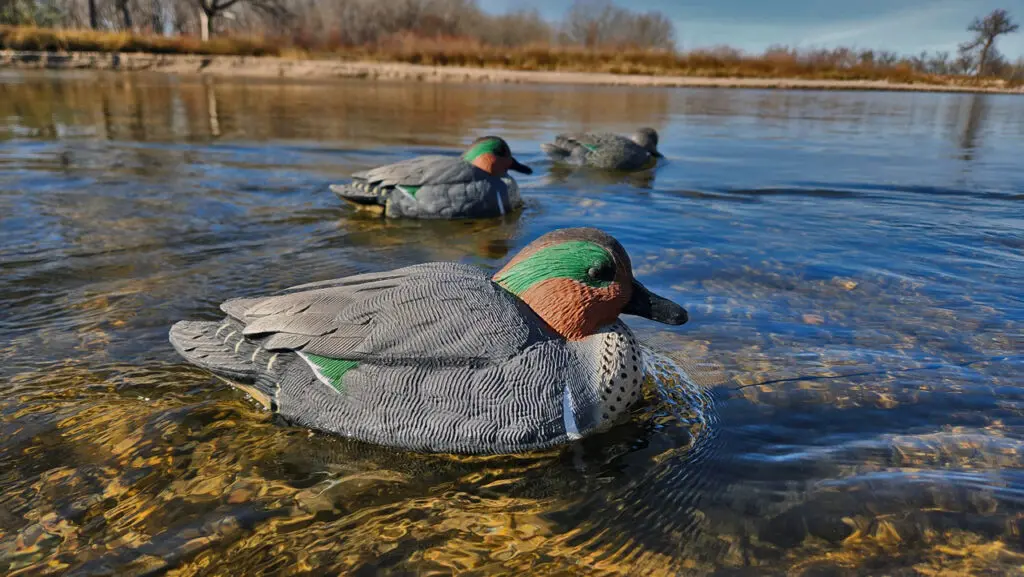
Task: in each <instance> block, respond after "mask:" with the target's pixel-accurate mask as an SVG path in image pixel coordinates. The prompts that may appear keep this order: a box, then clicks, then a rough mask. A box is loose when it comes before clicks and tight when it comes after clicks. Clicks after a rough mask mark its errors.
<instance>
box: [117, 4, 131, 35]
mask: <svg viewBox="0 0 1024 577" xmlns="http://www.w3.org/2000/svg"><path fill="white" fill-rule="evenodd" d="M129 1H130V0H117V9H118V10H119V11H120V12H121V25H122V26H123V27H124V29H125V30H127V31H128V32H131V30H132V11H131V8H130V7H129V6H128V3H129Z"/></svg>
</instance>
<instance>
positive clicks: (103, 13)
mask: <svg viewBox="0 0 1024 577" xmlns="http://www.w3.org/2000/svg"><path fill="white" fill-rule="evenodd" d="M0 24H21V25H25V24H32V25H37V26H43V27H60V28H93V29H97V30H124V31H132V32H137V33H148V34H183V35H195V36H201V37H203V38H204V39H206V38H208V37H212V36H215V35H218V34H260V35H265V36H271V37H278V38H282V39H285V38H286V39H290V40H294V41H296V42H297V43H299V44H300V45H304V44H308V45H317V46H332V47H336V46H359V45H365V44H370V43H375V42H379V41H381V40H383V39H385V38H387V37H389V36H392V35H395V34H400V33H407V34H414V35H419V36H431V37H438V36H442V37H452V38H471V39H474V40H478V41H480V42H482V43H485V44H492V45H498V46H509V47H515V46H525V45H529V44H538V43H553V42H557V43H561V44H575V45H581V46H587V47H602V48H604V47H629V48H634V49H657V50H672V49H673V48H674V46H675V40H676V32H675V27H674V25H673V24H672V21H671V20H670V19H669V18H668V17H667V16H666V15H665V14H663V13H661V12H658V11H647V12H640V11H633V10H629V9H626V8H623V7H621V6H617V5H615V4H613V3H612V2H611V1H610V0H577V2H576V3H575V4H573V5H572V7H570V9H569V11H568V12H567V13H566V17H565V19H564V20H563V21H562V22H549V21H547V20H545V19H544V18H542V17H541V16H540V14H539V13H538V12H537V11H536V10H520V11H514V12H510V13H507V14H501V15H491V14H488V13H486V12H484V11H483V10H482V9H481V8H480V6H479V4H478V3H477V1H476V0H383V1H382V0H0Z"/></svg>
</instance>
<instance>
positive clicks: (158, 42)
mask: <svg viewBox="0 0 1024 577" xmlns="http://www.w3.org/2000/svg"><path fill="white" fill-rule="evenodd" d="M0 48H2V49H5V50H37V51H46V52H151V53H154V54H221V55H239V56H276V55H277V54H278V53H279V50H278V48H276V47H275V46H273V45H272V44H270V43H268V42H264V41H263V40H262V39H258V38H239V37H232V38H216V39H214V40H212V41H210V42H201V41H200V40H199V39H197V38H193V37H188V36H173V37H168V36H138V35H133V34H127V33H123V32H97V31H94V30H55V29H49V28H34V27H21V26H18V27H16V26H0Z"/></svg>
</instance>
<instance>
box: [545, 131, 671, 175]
mask: <svg viewBox="0 0 1024 577" xmlns="http://www.w3.org/2000/svg"><path fill="white" fill-rule="evenodd" d="M540 147H541V150H543V151H544V152H545V153H546V154H547V155H548V156H549V157H550V158H551V159H552V160H554V161H556V162H565V163H568V164H575V165H579V166H590V167H593V168H602V169H606V170H643V169H646V168H650V167H652V166H654V164H655V163H656V162H657V159H658V158H662V154H661V153H660V152H658V132H657V131H656V130H654V129H653V128H641V129H639V130H637V131H636V133H634V134H633V136H631V137H629V138H626V137H624V136H620V135H618V134H611V133H607V132H600V133H594V132H580V133H569V134H559V135H558V136H556V137H555V142H553V143H544V144H541V145H540Z"/></svg>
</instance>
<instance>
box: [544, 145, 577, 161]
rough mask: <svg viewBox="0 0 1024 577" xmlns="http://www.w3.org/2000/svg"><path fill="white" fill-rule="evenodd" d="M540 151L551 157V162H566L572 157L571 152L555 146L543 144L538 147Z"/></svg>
mask: <svg viewBox="0 0 1024 577" xmlns="http://www.w3.org/2000/svg"><path fill="white" fill-rule="evenodd" d="M540 149H541V150H543V151H544V153H545V154H547V155H548V156H549V157H551V159H552V160H567V159H568V158H569V157H570V156H571V155H572V151H570V150H567V149H565V148H562V147H561V146H558V145H557V144H550V143H544V144H541V145H540Z"/></svg>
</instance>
